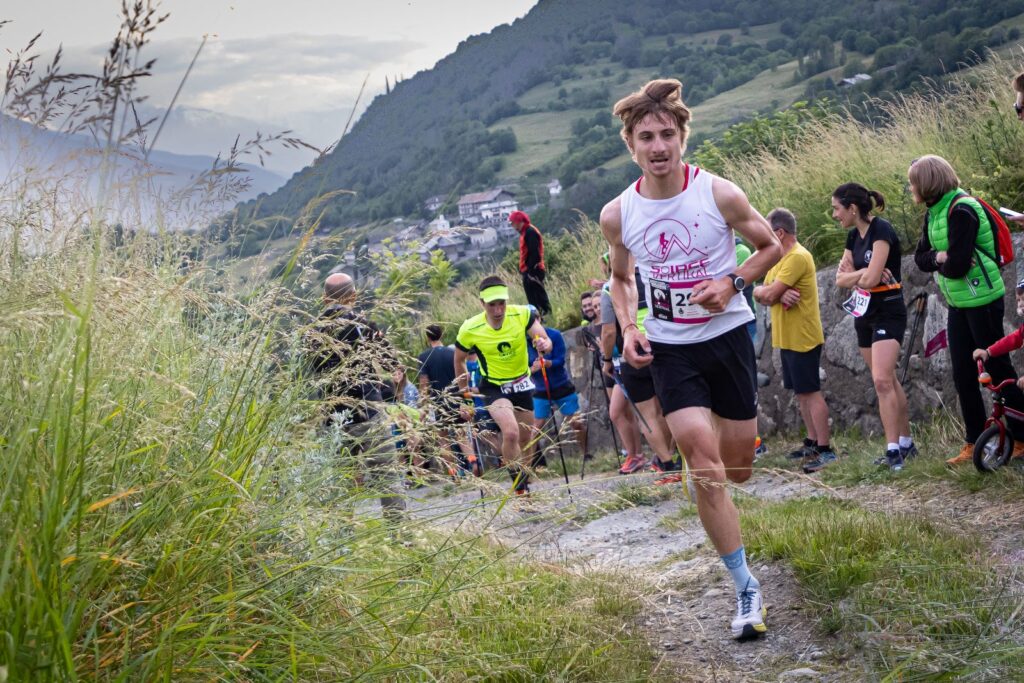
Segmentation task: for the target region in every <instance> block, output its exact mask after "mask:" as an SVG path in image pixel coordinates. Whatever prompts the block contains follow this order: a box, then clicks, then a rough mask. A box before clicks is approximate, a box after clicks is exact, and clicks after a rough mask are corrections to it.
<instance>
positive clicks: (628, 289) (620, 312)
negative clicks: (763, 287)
mask: <svg viewBox="0 0 1024 683" xmlns="http://www.w3.org/2000/svg"><path fill="white" fill-rule="evenodd" d="M601 231H602V232H603V233H604V238H605V240H606V241H607V242H608V246H609V253H610V259H609V264H610V266H611V270H612V277H611V287H610V288H609V289H610V293H611V297H612V307H613V308H614V309H615V317H616V318H617V319H618V321H619V327H621V328H622V346H623V347H624V348H622V349H620V351H621V352H622V357H623V358H624V359H625V361H626V362H627V363H629V364H630V365H632V366H633V367H635V368H639V367H643V366H645V365H647V364H649V363H650V362H651V345H650V344H649V343H648V342H647V337H646V335H644V334H643V333H642V332H640V328H639V327H638V326H637V324H636V307H637V291H636V278H635V277H634V275H633V269H634V262H633V255H632V254H630V253H629V249H627V248H626V245H624V244H623V243H622V207H621V204H620V199H619V198H618V197H616V198H615V199H613V200H612V201H610V202H608V203H607V204H605V206H604V208H603V209H601ZM730 286H731V285H730Z"/></svg>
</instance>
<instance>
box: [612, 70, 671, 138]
mask: <svg viewBox="0 0 1024 683" xmlns="http://www.w3.org/2000/svg"><path fill="white" fill-rule="evenodd" d="M682 90H683V84H682V83H680V82H679V81H677V80H676V79H674V78H659V79H657V80H654V81H649V82H648V83H647V84H646V85H645V86H644V87H642V88H640V89H639V90H637V91H636V92H634V93H632V94H630V95H626V96H625V97H623V98H622V99H621V100H619V101H618V102H616V103H615V107H614V108H613V109H612V113H613V114H615V116H618V117H619V118H620V119H622V131H621V132H620V135H622V139H623V140H625V141H626V145H630V136H631V135H633V129H634V128H636V126H637V125H638V124H639V123H640V122H641V121H643V120H644V117H646V116H649V115H651V114H653V115H655V116H656V117H658V118H662V119H665V118H667V119H668V120H670V121H674V122H675V124H676V125H677V126H678V127H679V133H680V134H681V136H682V142H683V143H685V142H686V137H687V136H688V135H689V134H690V110H689V108H687V106H686V105H685V104H683V98H682ZM630 149H632V147H630Z"/></svg>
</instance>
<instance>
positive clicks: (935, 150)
mask: <svg viewBox="0 0 1024 683" xmlns="http://www.w3.org/2000/svg"><path fill="white" fill-rule="evenodd" d="M1019 71H1020V65H1019V64H1010V63H1008V62H1007V61H1004V60H1001V59H999V58H997V57H993V58H992V59H991V60H990V61H988V62H986V63H984V64H982V65H980V66H977V67H974V68H972V69H968V70H966V71H964V72H960V74H959V75H957V76H955V77H952V78H951V80H949V81H948V82H946V83H944V84H941V85H940V84H933V86H932V87H930V88H928V89H926V90H924V91H922V92H919V93H915V94H909V95H905V96H901V97H899V98H897V99H895V100H894V101H892V102H889V103H886V104H884V105H882V109H883V111H884V114H885V115H884V116H883V117H881V118H880V119H876V120H872V121H869V122H863V121H859V120H858V119H857V118H856V117H855V116H854V115H853V112H842V113H839V114H836V115H834V116H832V117H829V118H826V119H824V120H820V121H813V122H811V123H809V124H808V125H807V127H806V128H805V129H804V132H803V134H802V135H800V136H798V137H796V138H795V139H794V140H793V141H792V142H791V143H790V144H789V145H788V146H786V147H784V148H783V149H782V150H781V151H779V152H778V153H762V154H758V155H752V156H748V157H742V158H740V157H734V158H731V159H726V160H725V161H724V162H723V168H722V169H721V172H722V174H723V175H724V176H725V177H727V178H729V179H730V180H732V181H734V182H736V183H737V184H738V185H739V186H740V187H742V188H743V189H744V190H745V191H746V192H747V194H748V196H749V198H750V200H751V203H752V204H753V205H754V206H755V207H757V208H758V209H759V210H760V211H761V212H762V213H766V212H767V211H769V210H771V209H772V208H774V207H776V206H785V207H787V208H789V209H790V210H792V211H793V212H794V213H795V214H796V216H797V219H798V221H799V229H800V240H801V242H803V243H805V244H806V245H808V246H809V247H810V248H811V249H812V250H813V251H814V252H815V255H816V256H817V257H819V259H822V260H824V261H826V262H828V261H836V260H838V257H839V256H840V255H841V254H842V249H843V245H844V243H845V237H846V233H845V231H843V230H841V229H840V228H839V227H838V226H837V225H836V223H835V222H834V221H833V220H832V219H831V207H830V203H829V202H830V197H831V195H832V192H833V191H834V190H835V189H836V188H837V187H838V186H839V185H841V184H843V183H845V182H850V181H853V182H858V183H861V184H862V185H865V186H867V187H868V188H871V189H874V190H878V191H880V192H881V193H882V194H883V195H885V197H886V201H887V205H888V206H887V208H886V210H885V212H884V214H883V215H884V216H885V217H886V218H888V219H889V220H890V221H892V223H893V225H894V226H895V227H896V228H897V230H898V231H899V232H900V234H901V235H902V236H903V237H904V238H905V240H906V241H905V242H904V250H905V251H906V250H908V249H911V248H912V247H913V245H914V244H916V241H917V238H918V236H919V235H920V230H921V220H922V219H923V216H924V212H923V209H922V208H921V207H919V206H917V205H915V204H913V203H912V201H911V198H910V195H909V193H908V192H907V189H906V182H907V177H906V175H907V168H908V166H909V165H910V162H911V161H912V160H913V159H915V158H917V157H920V156H922V155H924V154H938V155H940V156H943V157H945V158H946V159H948V160H949V161H950V163H952V164H953V167H954V168H955V169H956V170H957V172H958V174H959V176H960V179H961V181H962V184H963V186H964V187H965V188H967V189H969V190H971V191H972V192H975V193H977V194H980V195H981V196H983V197H984V198H985V199H987V200H989V201H991V202H992V203H993V204H995V205H996V206H998V205H999V204H1003V205H1005V206H1020V205H1022V203H1024V126H1022V125H1021V123H1020V122H1019V121H1018V120H1017V118H1016V116H1015V114H1014V112H1013V109H1012V107H1011V106H1010V104H1012V90H1011V88H1010V79H1011V78H1012V77H1013V76H1014V74H1015V73H1017V72H1019Z"/></svg>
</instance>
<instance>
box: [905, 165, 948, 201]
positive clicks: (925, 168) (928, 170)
mask: <svg viewBox="0 0 1024 683" xmlns="http://www.w3.org/2000/svg"><path fill="white" fill-rule="evenodd" d="M907 179H908V180H910V184H911V185H913V186H914V188H915V189H916V190H917V194H919V195H920V196H921V199H923V200H924V201H925V203H926V204H932V203H934V202H936V201H938V200H939V199H941V198H942V195H944V194H946V193H947V192H949V191H950V190H955V189H956V188H958V187H959V186H960V179H959V178H957V176H956V171H954V170H953V167H952V166H951V165H950V164H949V162H948V161H946V160H945V159H943V158H942V157H940V156H936V155H934V154H926V155H924V156H923V157H921V158H920V159H915V160H914V161H912V162H911V163H910V171H908V172H907Z"/></svg>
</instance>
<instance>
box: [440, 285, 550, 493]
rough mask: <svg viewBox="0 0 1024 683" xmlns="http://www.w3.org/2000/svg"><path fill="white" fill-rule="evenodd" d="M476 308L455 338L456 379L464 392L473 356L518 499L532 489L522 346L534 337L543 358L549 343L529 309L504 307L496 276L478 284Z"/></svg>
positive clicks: (529, 392)
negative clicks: (525, 448) (526, 453)
mask: <svg viewBox="0 0 1024 683" xmlns="http://www.w3.org/2000/svg"><path fill="white" fill-rule="evenodd" d="M480 305H481V307H482V308H483V312H482V313H478V314H477V315H475V316H473V317H472V318H470V319H469V320H467V321H466V322H464V323H462V327H460V328H459V333H458V335H457V336H456V337H455V375H456V377H457V378H458V382H459V388H460V390H461V391H463V392H466V391H467V385H468V381H469V375H468V373H467V371H466V357H467V356H468V355H469V354H470V353H475V354H477V356H478V357H479V359H480V375H481V377H480V386H479V388H478V391H479V392H480V393H481V394H482V395H483V399H484V404H485V405H486V406H487V411H488V412H489V413H490V414H491V418H492V419H493V420H494V422H495V423H497V425H498V429H499V430H500V431H501V457H502V460H503V461H504V463H505V466H507V467H508V469H509V475H510V476H511V477H512V482H513V484H514V486H515V491H516V495H526V494H528V493H529V490H530V489H529V474H528V473H527V472H526V470H525V469H524V465H525V464H526V462H525V456H524V454H523V446H524V445H526V443H527V442H528V441H529V439H530V433H531V427H530V425H531V422H532V417H533V390H534V385H533V381H532V380H531V379H530V362H529V356H528V354H527V350H526V345H527V343H530V342H528V339H532V340H533V342H532V343H533V345H534V347H535V348H536V349H537V351H539V352H540V353H542V354H544V353H548V352H549V351H550V350H551V340H550V339H548V335H547V332H545V330H544V326H543V325H542V324H541V323H540V321H539V320H538V319H537V316H536V314H535V313H534V312H533V311H532V310H530V308H529V307H527V306H516V305H510V304H508V286H507V285H506V284H505V282H504V281H503V280H502V279H501V278H499V277H498V276H496V275H491V276H489V277H486V278H484V279H483V281H482V282H481V283H480Z"/></svg>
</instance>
